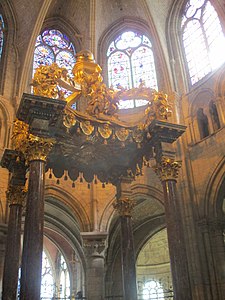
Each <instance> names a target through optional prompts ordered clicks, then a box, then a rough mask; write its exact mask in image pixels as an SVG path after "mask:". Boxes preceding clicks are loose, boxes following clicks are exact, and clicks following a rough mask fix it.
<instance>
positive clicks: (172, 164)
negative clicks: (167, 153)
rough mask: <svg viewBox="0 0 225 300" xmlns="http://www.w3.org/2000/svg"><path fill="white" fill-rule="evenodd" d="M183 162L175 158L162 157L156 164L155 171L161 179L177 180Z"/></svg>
mask: <svg viewBox="0 0 225 300" xmlns="http://www.w3.org/2000/svg"><path fill="white" fill-rule="evenodd" d="M180 168H181V163H180V162H178V161H175V159H173V158H168V157H164V156H163V157H162V158H161V161H159V162H158V163H157V165H156V167H155V168H154V169H155V172H156V174H157V175H158V176H159V178H160V180H161V181H165V180H176V179H177V177H178V173H179V169H180Z"/></svg>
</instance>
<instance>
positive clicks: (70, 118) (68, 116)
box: [63, 112, 76, 128]
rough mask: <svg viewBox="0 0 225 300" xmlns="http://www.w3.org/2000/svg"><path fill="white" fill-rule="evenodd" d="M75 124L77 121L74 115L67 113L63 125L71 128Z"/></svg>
mask: <svg viewBox="0 0 225 300" xmlns="http://www.w3.org/2000/svg"><path fill="white" fill-rule="evenodd" d="M75 124H76V119H75V116H74V114H72V113H70V112H66V113H65V114H64V117H63V125H64V126H65V127H66V128H71V127H72V126H74V125H75Z"/></svg>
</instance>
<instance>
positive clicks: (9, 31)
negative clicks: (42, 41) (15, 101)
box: [0, 0, 18, 95]
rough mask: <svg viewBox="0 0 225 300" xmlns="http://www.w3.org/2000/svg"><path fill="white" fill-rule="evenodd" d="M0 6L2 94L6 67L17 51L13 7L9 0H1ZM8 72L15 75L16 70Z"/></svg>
mask: <svg viewBox="0 0 225 300" xmlns="http://www.w3.org/2000/svg"><path fill="white" fill-rule="evenodd" d="M0 8H2V15H3V19H4V22H5V33H4V36H5V37H4V44H3V52H2V58H1V63H0V72H1V80H0V94H1V95H3V94H4V90H5V85H6V83H7V81H6V80H5V77H6V73H7V72H9V70H8V68H9V65H10V60H11V61H12V62H13V61H14V58H13V56H15V60H16V61H17V59H18V52H17V46H16V18H15V15H14V11H13V7H12V5H11V3H10V1H8V0H6V1H2V2H1V4H0ZM10 72H14V73H15V74H14V76H15V77H16V71H15V70H14V71H13V70H10Z"/></svg>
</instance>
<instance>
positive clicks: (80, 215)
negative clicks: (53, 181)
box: [45, 185, 90, 231]
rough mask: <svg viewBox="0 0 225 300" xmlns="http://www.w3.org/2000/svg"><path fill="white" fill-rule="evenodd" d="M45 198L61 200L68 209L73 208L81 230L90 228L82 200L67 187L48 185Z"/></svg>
mask: <svg viewBox="0 0 225 300" xmlns="http://www.w3.org/2000/svg"><path fill="white" fill-rule="evenodd" d="M45 198H46V199H48V198H55V199H57V200H58V201H59V203H60V202H61V203H63V205H66V206H67V207H68V209H71V211H72V213H73V214H74V217H75V219H76V220H77V222H78V224H79V228H80V231H89V230H90V220H89V217H88V215H87V213H86V212H85V209H84V207H83V206H82V204H81V201H79V200H77V199H76V198H75V197H74V196H72V195H71V194H70V193H69V192H67V191H66V190H65V189H63V188H62V187H61V188H58V187H56V186H50V185H46V188H45Z"/></svg>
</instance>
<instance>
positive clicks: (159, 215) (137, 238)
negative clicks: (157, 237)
mask: <svg viewBox="0 0 225 300" xmlns="http://www.w3.org/2000/svg"><path fill="white" fill-rule="evenodd" d="M131 189H132V191H133V193H132V200H134V201H136V202H137V204H136V206H135V208H134V211H133V213H132V219H133V232H134V245H135V250H136V257H137V256H138V254H139V252H140V250H141V248H142V247H143V245H144V244H145V243H146V242H147V240H148V239H149V238H150V237H151V236H153V235H154V234H155V233H157V232H158V231H160V230H161V229H163V228H165V224H166V223H165V214H164V207H163V193H162V191H161V190H159V189H157V188H155V187H153V186H148V185H143V184H139V183H134V184H133V185H132V187H131ZM109 237H110V239H109V247H108V250H107V264H108V266H109V268H108V271H107V274H106V277H107V280H108V281H109V282H114V281H116V282H117V283H116V282H115V285H116V284H119V280H118V278H120V276H121V274H120V268H119V266H120V255H119V253H120V230H119V219H118V217H117V216H116V215H113V217H112V220H111V222H110V228H109ZM110 288H111V290H110V291H109V293H110V295H112V291H113V289H114V287H113V286H112V287H110ZM116 288H119V287H117V286H116Z"/></svg>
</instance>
